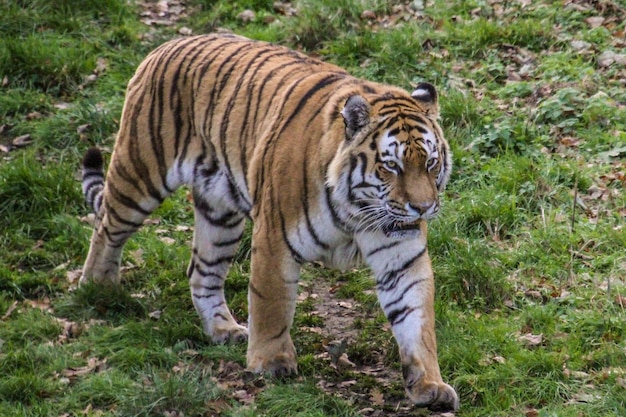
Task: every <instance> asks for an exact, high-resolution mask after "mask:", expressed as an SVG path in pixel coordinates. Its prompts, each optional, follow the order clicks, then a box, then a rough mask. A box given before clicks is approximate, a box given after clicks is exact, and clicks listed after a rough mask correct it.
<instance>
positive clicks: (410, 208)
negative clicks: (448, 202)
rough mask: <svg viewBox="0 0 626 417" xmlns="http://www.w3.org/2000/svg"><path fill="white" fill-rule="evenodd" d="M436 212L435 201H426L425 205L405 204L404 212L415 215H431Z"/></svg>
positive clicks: (436, 205)
mask: <svg viewBox="0 0 626 417" xmlns="http://www.w3.org/2000/svg"><path fill="white" fill-rule="evenodd" d="M437 210H438V204H437V202H436V201H428V202H425V203H410V202H407V203H406V211H407V212H408V213H414V214H416V215H425V214H426V215H433V214H435V213H436V212H437Z"/></svg>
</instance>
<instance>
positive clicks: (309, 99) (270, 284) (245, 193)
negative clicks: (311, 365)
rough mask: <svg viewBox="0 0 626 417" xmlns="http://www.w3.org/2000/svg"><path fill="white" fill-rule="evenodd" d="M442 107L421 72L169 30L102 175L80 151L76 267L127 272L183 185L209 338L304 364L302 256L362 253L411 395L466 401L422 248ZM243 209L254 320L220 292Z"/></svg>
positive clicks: (264, 364)
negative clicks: (392, 76)
mask: <svg viewBox="0 0 626 417" xmlns="http://www.w3.org/2000/svg"><path fill="white" fill-rule="evenodd" d="M438 120H439V98H438V93H437V91H436V89H435V87H434V86H433V85H432V84H430V83H427V82H422V83H419V84H418V85H417V86H416V87H415V89H414V90H413V91H412V93H410V94H409V93H408V92H407V91H406V90H404V89H401V88H398V87H393V86H390V85H384V84H381V83H376V82H371V81H367V80H363V79H359V78H356V77H354V76H351V75H350V74H348V72H346V71H345V70H344V69H342V68H339V67H338V66H335V65H333V64H330V63H326V62H324V61H322V60H318V59H315V58H312V57H310V56H308V55H306V54H304V53H300V52H297V51H294V50H291V49H288V48H286V47H283V46H278V45H274V44H271V43H266V42H261V41H254V40H250V39H246V38H244V37H241V36H238V35H235V34H205V35H198V36H190V37H185V38H179V39H175V40H171V41H169V42H166V43H164V44H163V45H161V46H160V47H157V49H155V50H154V51H153V52H151V53H150V54H149V55H148V56H147V57H146V58H145V60H144V61H143V62H142V63H141V64H140V65H139V66H138V68H137V70H136V72H135V74H134V76H133V77H132V79H131V80H130V82H129V84H128V87H127V90H126V98H125V102H124V106H123V110H122V116H121V119H120V122H119V131H118V133H117V137H116V140H115V145H114V148H113V151H112V154H111V156H110V162H109V165H108V170H107V173H106V177H105V172H104V157H103V154H102V151H101V150H100V149H98V148H97V147H92V148H90V149H88V150H87V152H86V154H85V156H84V158H83V161H82V189H83V194H84V196H85V199H86V201H87V203H88V205H90V206H91V207H92V208H93V211H94V213H95V226H94V230H93V234H92V237H91V242H90V247H89V252H88V255H87V258H86V261H85V264H84V267H83V269H82V276H81V279H80V282H81V283H86V282H97V283H113V284H119V283H120V274H119V270H120V259H121V255H122V249H123V247H124V245H125V243H126V242H127V240H128V238H129V237H131V235H133V233H135V232H136V231H137V229H139V228H140V227H141V226H142V224H143V222H144V220H145V219H146V218H147V217H148V216H149V215H150V214H151V213H152V211H153V210H155V209H156V208H157V207H158V206H159V205H160V204H161V203H162V202H163V201H164V199H165V198H167V197H168V196H169V195H171V194H172V193H173V192H174V191H175V190H177V189H178V188H179V187H181V186H183V185H185V186H187V187H189V188H190V194H191V196H192V201H193V208H194V228H193V241H192V248H191V260H190V263H189V267H188V268H187V271H186V273H187V277H188V279H189V285H190V289H191V298H192V300H193V305H194V307H195V309H196V311H197V313H198V314H199V316H200V318H201V322H202V325H203V330H204V332H205V333H206V334H207V335H208V336H209V337H210V338H211V339H212V341H214V342H216V343H225V342H245V341H247V342H248V347H247V353H246V361H247V368H248V369H249V370H251V371H253V372H256V373H263V374H269V375H270V376H287V375H293V374H296V373H297V358H296V349H295V347H294V343H293V341H292V339H291V335H290V329H291V327H292V324H293V319H294V313H295V308H296V299H297V292H298V282H299V274H300V269H301V267H302V265H303V264H304V263H306V262H321V263H323V264H325V265H327V266H329V267H334V268H339V269H345V268H348V267H351V266H353V265H358V264H360V263H365V264H366V266H368V267H369V269H370V270H371V271H372V274H373V276H374V278H375V287H376V293H377V296H378V300H379V303H380V305H381V307H382V309H383V311H384V313H385V315H386V317H387V319H388V321H389V323H390V325H391V328H392V331H393V335H394V337H395V340H396V341H397V344H398V347H399V354H400V360H401V365H402V374H403V379H404V386H405V390H406V393H407V395H408V397H409V399H410V400H412V402H413V403H414V404H415V405H416V406H418V407H428V408H430V409H432V410H456V409H458V407H459V399H458V395H457V393H456V392H455V390H454V388H452V387H451V386H450V385H449V384H447V383H444V382H443V380H442V377H441V371H440V367H439V363H438V359H437V343H436V337H435V328H434V327H435V325H434V323H435V318H434V277H433V270H432V266H431V261H430V258H429V255H428V250H427V221H428V220H430V219H432V218H433V217H435V216H436V215H437V214H438V212H439V211H440V201H439V197H440V194H441V192H442V191H443V190H444V188H445V186H446V183H447V182H448V179H449V177H450V172H451V168H452V160H451V151H450V148H449V145H448V143H447V141H446V140H445V138H444V135H443V131H442V128H441V126H440V125H439V122H438ZM248 220H250V221H251V222H252V231H251V234H252V243H251V250H250V252H251V255H250V257H251V261H250V262H251V263H250V278H249V286H248V322H247V325H248V327H247V328H246V327H244V326H243V325H241V324H239V323H237V321H236V320H235V319H234V318H233V316H232V314H231V312H230V310H229V308H228V306H227V303H226V300H225V298H224V282H225V278H226V275H227V272H228V269H229V267H230V265H231V263H232V261H233V258H234V256H235V254H236V251H237V248H238V244H239V242H240V240H241V239H242V236H243V234H244V225H245V223H246V222H247V221H248Z"/></svg>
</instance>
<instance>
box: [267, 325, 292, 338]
mask: <svg viewBox="0 0 626 417" xmlns="http://www.w3.org/2000/svg"><path fill="white" fill-rule="evenodd" d="M287 329H288V327H287V326H285V327H283V328H282V329H281V330H280V332H278V334H277V335H275V336H272V337H271V340H276V339H280V338H281V337H283V335H284V334H285V332H286V331H287Z"/></svg>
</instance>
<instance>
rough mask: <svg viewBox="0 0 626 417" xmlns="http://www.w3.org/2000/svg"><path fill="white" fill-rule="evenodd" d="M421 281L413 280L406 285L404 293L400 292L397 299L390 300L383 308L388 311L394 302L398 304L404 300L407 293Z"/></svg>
mask: <svg viewBox="0 0 626 417" xmlns="http://www.w3.org/2000/svg"><path fill="white" fill-rule="evenodd" d="M419 283H420V282H419V281H413V282H411V283H410V284H409V285H407V286H406V288H404V289H403V290H402V294H400V295H399V296H398V297H397V298H396V299H395V300H393V301H390V302H388V303H387V304H385V305H384V306H383V310H384V311H387V309H388V308H389V307H391V306H392V305H394V304H398V303H399V302H400V301H402V300H404V298H405V297H406V293H407V292H409V290H410V289H411V288H413V287H415V286H416V285H417V284H419Z"/></svg>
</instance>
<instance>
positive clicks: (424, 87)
mask: <svg viewBox="0 0 626 417" xmlns="http://www.w3.org/2000/svg"><path fill="white" fill-rule="evenodd" d="M411 97H413V98H414V99H416V100H417V101H419V102H420V103H422V105H423V106H424V109H425V110H426V114H429V115H433V116H435V117H438V116H439V97H438V95H437V90H436V89H435V86H434V85H432V84H430V83H419V84H418V85H417V87H415V91H413V93H411Z"/></svg>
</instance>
